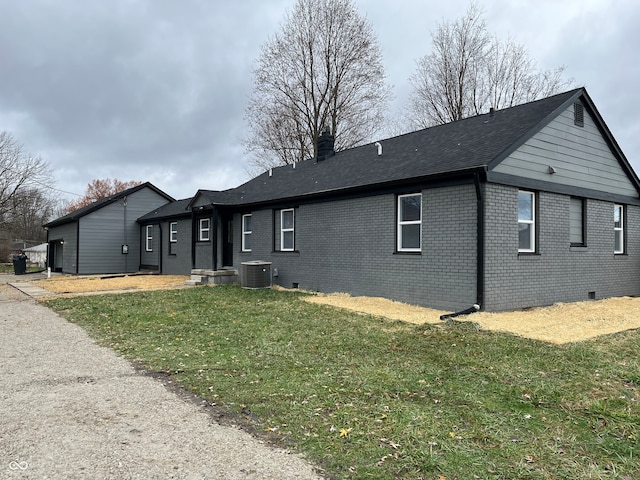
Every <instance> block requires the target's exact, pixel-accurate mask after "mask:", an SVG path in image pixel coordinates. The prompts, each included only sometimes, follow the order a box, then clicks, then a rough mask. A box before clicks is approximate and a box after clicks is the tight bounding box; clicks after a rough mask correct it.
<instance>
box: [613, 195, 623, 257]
mask: <svg viewBox="0 0 640 480" xmlns="http://www.w3.org/2000/svg"><path fill="white" fill-rule="evenodd" d="M617 209H620V226H619V227H616V224H615V215H616V213H615V212H616V210H617ZM613 218H614V223H613V231H614V232H615V235H616V236H617V235H620V249H619V250H616V248H615V242H614V244H613V253H614V254H618V255H619V254H622V253H624V205H620V204H617V203H616V204H614V205H613Z"/></svg>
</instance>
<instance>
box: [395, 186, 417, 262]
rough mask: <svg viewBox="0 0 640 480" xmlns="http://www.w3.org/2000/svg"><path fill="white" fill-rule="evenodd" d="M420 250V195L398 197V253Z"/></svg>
mask: <svg viewBox="0 0 640 480" xmlns="http://www.w3.org/2000/svg"><path fill="white" fill-rule="evenodd" d="M421 249H422V194H420V193H417V194H411V195H399V196H398V251H399V252H420V251H421Z"/></svg>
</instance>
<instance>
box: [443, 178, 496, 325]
mask: <svg viewBox="0 0 640 480" xmlns="http://www.w3.org/2000/svg"><path fill="white" fill-rule="evenodd" d="M480 173H484V174H485V175H484V178H480ZM482 181H485V182H486V167H485V169H484V171H483V172H478V171H476V172H474V173H473V184H474V186H475V189H476V303H474V304H473V305H472V306H471V307H469V308H466V309H464V310H460V311H459V312H454V313H447V314H445V315H441V316H440V320H447V319H449V318H455V317H459V316H462V315H469V314H471V313H475V312H478V311H480V309H481V308H482V304H483V302H484V243H485V240H484V230H485V225H484V196H483V194H482V185H481V182H482Z"/></svg>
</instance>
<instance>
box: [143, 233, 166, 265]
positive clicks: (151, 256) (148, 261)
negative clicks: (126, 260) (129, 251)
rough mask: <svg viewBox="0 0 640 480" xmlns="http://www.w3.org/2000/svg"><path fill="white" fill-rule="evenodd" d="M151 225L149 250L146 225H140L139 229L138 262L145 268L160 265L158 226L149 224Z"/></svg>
mask: <svg viewBox="0 0 640 480" xmlns="http://www.w3.org/2000/svg"><path fill="white" fill-rule="evenodd" d="M151 227H152V233H151V234H152V241H151V242H149V243H150V244H151V245H150V246H151V251H147V225H144V226H142V228H141V229H140V264H141V265H143V266H145V267H146V268H153V267H156V268H159V267H160V248H161V247H160V245H161V238H160V226H159V225H151Z"/></svg>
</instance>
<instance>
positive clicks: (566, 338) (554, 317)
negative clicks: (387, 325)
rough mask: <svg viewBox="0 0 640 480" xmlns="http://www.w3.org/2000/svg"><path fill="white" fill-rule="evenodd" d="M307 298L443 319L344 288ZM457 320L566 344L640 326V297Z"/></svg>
mask: <svg viewBox="0 0 640 480" xmlns="http://www.w3.org/2000/svg"><path fill="white" fill-rule="evenodd" d="M304 299H305V300H306V301H308V302H312V303H321V304H325V305H332V306H334V307H338V308H344V309H347V310H351V311H355V312H360V313H365V314H371V315H378V316H381V317H386V318H390V319H392V320H401V321H405V322H409V323H415V324H425V323H430V324H438V323H442V321H441V320H440V315H442V314H443V313H448V312H442V311H439V310H433V309H430V308H423V307H418V306H415V305H407V304H404V303H400V302H394V301H392V300H387V299H385V298H377V297H376V298H373V297H352V296H350V295H348V294H344V293H339V294H332V295H314V296H310V297H304ZM456 320H459V321H467V322H473V323H476V324H478V325H479V326H480V328H482V329H485V330H494V331H501V332H509V333H513V334H515V335H519V336H522V337H526V338H532V339H536V340H542V341H545V342H549V343H555V344H563V343H569V342H577V341H582V340H587V339H589V338H594V337H598V336H601V335H607V334H611V333H616V332H621V331H624V330H631V329H636V328H640V298H631V297H617V298H608V299H605V300H598V301H588V302H576V303H558V304H555V305H552V306H550V307H539V308H532V309H527V310H518V311H513V312H499V313H491V312H479V313H475V314H472V315H467V316H464V317H458V318H457V319H456Z"/></svg>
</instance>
